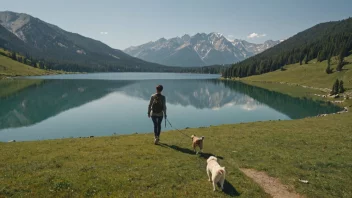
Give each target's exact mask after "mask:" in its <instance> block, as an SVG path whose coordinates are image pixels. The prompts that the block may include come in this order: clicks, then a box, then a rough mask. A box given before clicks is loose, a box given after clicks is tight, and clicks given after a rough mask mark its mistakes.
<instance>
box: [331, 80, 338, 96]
mask: <svg viewBox="0 0 352 198" xmlns="http://www.w3.org/2000/svg"><path fill="white" fill-rule="evenodd" d="M339 84H340V83H339V80H338V79H336V81H335V83H334V85H333V86H332V91H331V95H335V94H338V93H339Z"/></svg>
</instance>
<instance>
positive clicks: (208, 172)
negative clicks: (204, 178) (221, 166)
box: [207, 167, 211, 182]
mask: <svg viewBox="0 0 352 198" xmlns="http://www.w3.org/2000/svg"><path fill="white" fill-rule="evenodd" d="M210 173H211V172H210V170H209V169H208V167H207V175H208V178H209V179H208V181H210V182H211V178H210Z"/></svg>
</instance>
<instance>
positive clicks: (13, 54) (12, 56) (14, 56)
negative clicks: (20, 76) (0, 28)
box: [11, 52, 17, 60]
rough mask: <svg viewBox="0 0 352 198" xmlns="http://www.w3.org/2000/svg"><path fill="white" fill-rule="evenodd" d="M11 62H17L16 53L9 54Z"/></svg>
mask: <svg viewBox="0 0 352 198" xmlns="http://www.w3.org/2000/svg"><path fill="white" fill-rule="evenodd" d="M11 58H12V60H17V56H16V52H12V53H11Z"/></svg>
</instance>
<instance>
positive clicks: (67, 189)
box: [0, 113, 352, 197]
mask: <svg viewBox="0 0 352 198" xmlns="http://www.w3.org/2000/svg"><path fill="white" fill-rule="evenodd" d="M351 119H352V114H350V113H345V114H336V115H332V116H327V117H319V118H309V119H301V120H293V121H271V122H256V123H247V124H237V125H224V126H217V127H210V128H205V129H204V128H202V129H187V130H184V131H183V132H184V133H187V135H189V136H190V135H191V134H196V135H204V136H205V137H206V138H205V150H204V152H205V154H203V155H200V156H196V155H194V154H193V153H192V151H191V141H190V139H188V138H187V139H186V138H185V137H184V136H182V134H180V133H178V132H177V131H170V132H165V133H163V134H162V141H161V142H162V143H164V144H165V145H164V146H155V145H153V144H152V141H153V137H152V135H151V134H139V135H126V136H111V137H99V138H97V137H96V138H88V139H73V138H72V139H62V140H46V141H35V142H16V143H1V144H0V147H1V152H2V155H1V160H0V172H2V173H3V174H2V175H1V177H0V186H1V188H0V195H2V196H14V197H22V196H35V197H66V196H77V197H80V196H87V197H89V196H92V197H94V196H95V197H105V196H108V195H109V196H112V197H140V196H145V197H184V196H188V197H201V196H202V197H227V196H237V195H240V196H241V197H267V195H266V194H265V193H264V192H263V191H262V190H261V189H260V188H259V187H258V186H257V185H256V184H255V183H253V182H252V181H251V180H250V179H248V178H246V177H245V176H244V175H243V174H242V173H241V172H240V171H239V170H238V167H246V168H254V169H257V170H263V171H266V172H267V173H268V174H269V175H271V176H274V177H278V178H280V180H281V181H282V182H283V183H285V184H287V185H289V186H291V187H294V188H295V190H296V191H297V192H299V193H301V194H304V195H306V196H308V197H351V196H352V186H351V185H350V183H351V177H352V163H351V162H352V153H351V150H352V122H350V120H351ZM210 154H213V155H216V156H218V157H219V158H220V164H221V165H224V166H225V167H226V170H227V184H226V190H227V191H226V192H220V191H218V192H215V193H212V191H211V190H212V189H211V184H210V183H209V182H208V181H207V176H206V172H205V166H206V161H205V159H206V158H207V157H208V156H209V155H210ZM298 179H307V180H308V181H309V182H310V183H309V184H302V183H300V182H299V181H298Z"/></svg>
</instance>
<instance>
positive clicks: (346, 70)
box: [243, 55, 352, 89]
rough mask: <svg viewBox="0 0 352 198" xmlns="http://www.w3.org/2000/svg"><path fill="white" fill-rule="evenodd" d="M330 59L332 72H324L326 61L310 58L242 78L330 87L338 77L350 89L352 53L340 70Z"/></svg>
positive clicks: (351, 83) (333, 60)
mask: <svg viewBox="0 0 352 198" xmlns="http://www.w3.org/2000/svg"><path fill="white" fill-rule="evenodd" d="M331 60H332V61H331V62H332V68H333V69H334V72H333V73H332V74H326V73H325V69H326V66H327V61H323V62H317V61H316V60H312V61H310V62H309V63H308V64H303V65H299V64H298V63H297V64H293V65H287V66H285V67H284V68H285V69H286V70H285V71H281V70H277V71H274V72H270V73H266V74H262V75H257V76H250V77H247V78H244V79H243V80H245V81H257V82H286V83H297V84H300V85H306V86H312V87H317V88H329V89H331V88H332V85H333V83H334V82H335V80H336V79H340V80H343V81H344V86H345V88H347V89H352V55H350V56H348V57H346V58H345V61H346V62H347V64H346V65H345V66H344V67H343V71H341V72H337V71H336V69H335V68H336V65H337V61H336V60H335V58H332V59H331Z"/></svg>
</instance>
